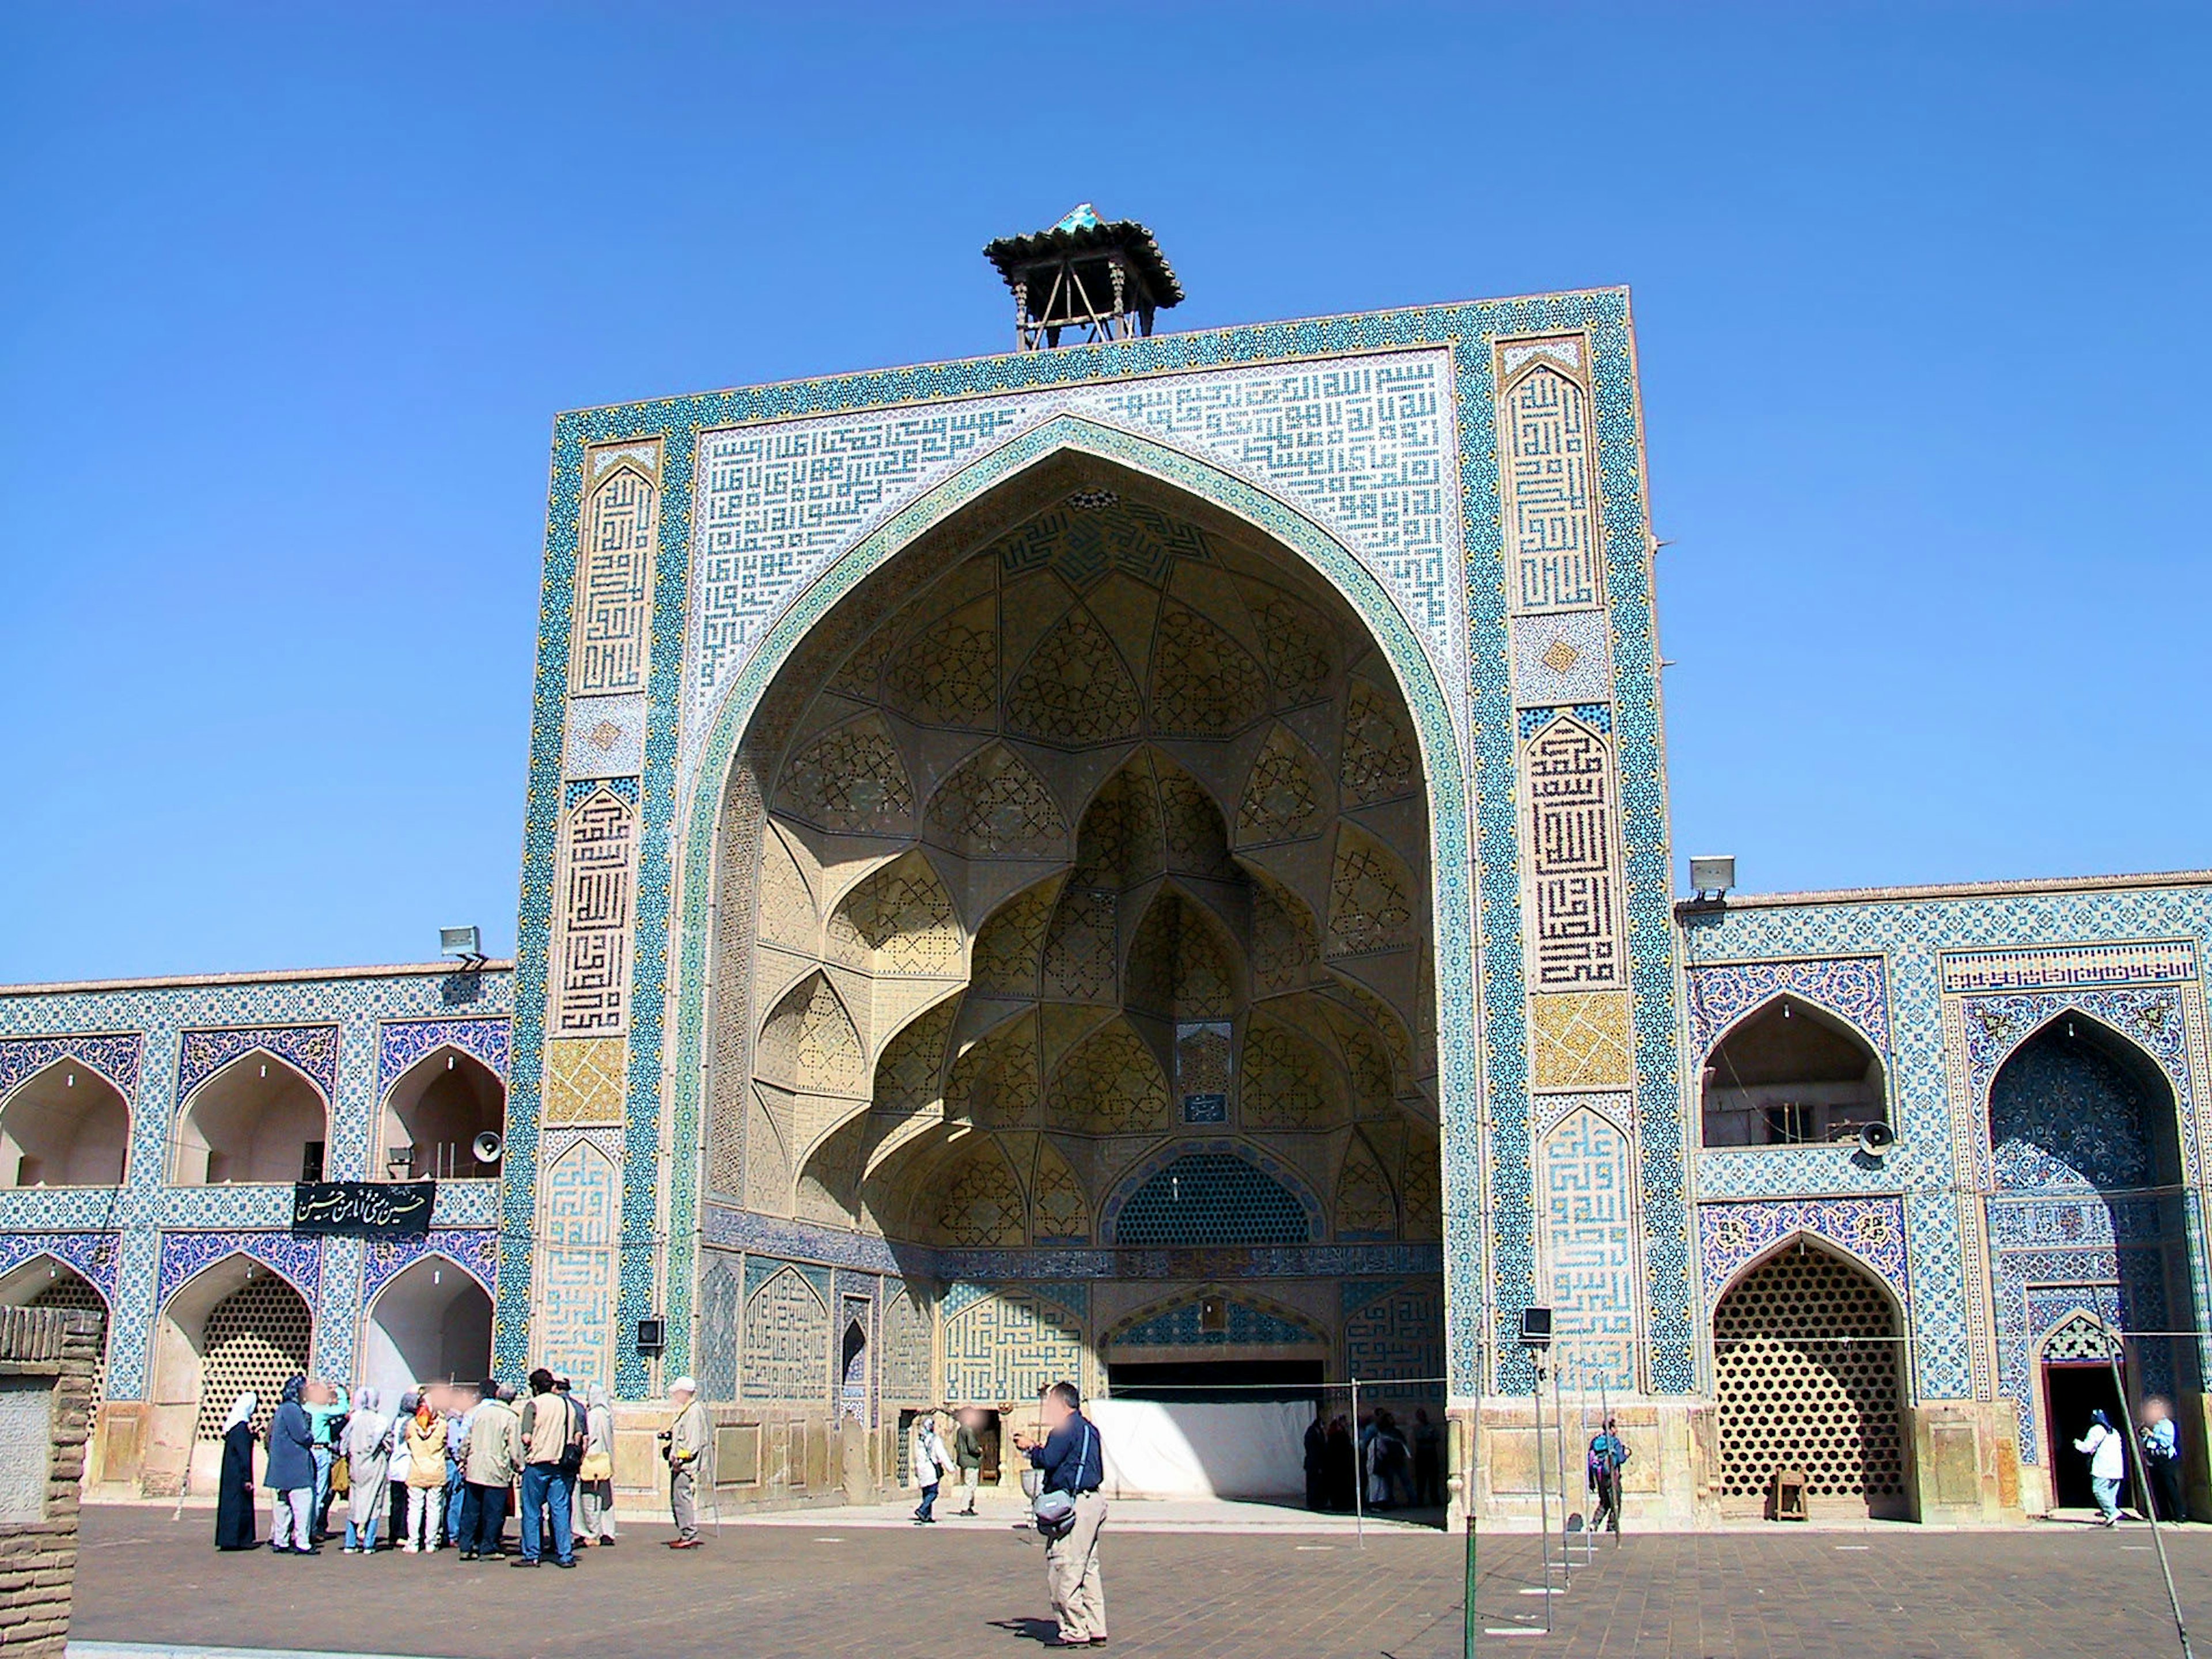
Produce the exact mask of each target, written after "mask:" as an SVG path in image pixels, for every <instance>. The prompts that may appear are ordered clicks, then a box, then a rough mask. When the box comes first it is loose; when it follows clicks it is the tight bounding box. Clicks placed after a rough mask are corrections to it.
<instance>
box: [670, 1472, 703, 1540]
mask: <svg viewBox="0 0 2212 1659" xmlns="http://www.w3.org/2000/svg"><path fill="white" fill-rule="evenodd" d="M692 1490H693V1479H692V1472H691V1465H690V1464H689V1463H686V1464H685V1465H684V1467H683V1468H679V1469H674V1470H671V1472H670V1474H669V1476H668V1507H669V1509H670V1510H671V1512H672V1513H673V1514H674V1516H675V1518H676V1535H677V1536H678V1538H696V1537H697V1536H698V1535H699V1510H698V1508H697V1506H696V1504H693V1502H692V1501H691V1493H692Z"/></svg>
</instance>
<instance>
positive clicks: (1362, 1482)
mask: <svg viewBox="0 0 2212 1659" xmlns="http://www.w3.org/2000/svg"><path fill="white" fill-rule="evenodd" d="M1352 1530H1353V1532H1355V1533H1356V1534H1358V1537H1359V1547H1360V1548H1362V1549H1365V1548H1366V1547H1367V1448H1366V1447H1364V1446H1363V1445H1361V1444H1360V1443H1359V1379H1358V1377H1356V1376H1355V1377H1353V1378H1352Z"/></svg>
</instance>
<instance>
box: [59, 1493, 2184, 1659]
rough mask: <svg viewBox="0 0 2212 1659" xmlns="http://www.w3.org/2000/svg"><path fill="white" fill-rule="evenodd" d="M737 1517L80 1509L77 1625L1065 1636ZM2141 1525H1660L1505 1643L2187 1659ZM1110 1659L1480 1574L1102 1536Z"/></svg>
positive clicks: (1501, 1617)
mask: <svg viewBox="0 0 2212 1659" xmlns="http://www.w3.org/2000/svg"><path fill="white" fill-rule="evenodd" d="M835 1514H836V1511H834V1510H825V1511H824V1512H823V1518H822V1522H821V1524H820V1525H819V1527H812V1528H795V1527H739V1526H734V1525H733V1526H731V1527H728V1528H725V1529H724V1531H723V1533H722V1534H721V1536H720V1538H719V1539H716V1540H714V1541H712V1542H711V1543H710V1544H709V1546H708V1547H707V1548H705V1549H702V1550H699V1551H696V1552H694V1553H690V1554H689V1555H684V1554H677V1553H671V1552H670V1551H667V1550H665V1549H662V1548H660V1547H659V1540H660V1539H662V1538H665V1537H666V1536H667V1533H666V1531H665V1528H641V1527H633V1528H629V1529H628V1530H627V1532H626V1533H625V1542H624V1543H623V1545H622V1546H621V1547H618V1548H617V1549H614V1550H611V1551H607V1552H587V1553H585V1554H584V1555H583V1557H582V1565H580V1567H579V1568H578V1569H577V1571H574V1572H556V1571H552V1570H550V1569H544V1570H541V1571H537V1572H516V1571H511V1570H509V1569H507V1568H506V1567H505V1566H493V1565H477V1566H468V1565H462V1564H460V1563H459V1562H458V1561H457V1560H456V1559H454V1558H453V1556H452V1555H450V1554H440V1555H437V1556H432V1557H427V1558H426V1557H415V1556H404V1555H390V1554H386V1555H380V1556H378V1557H376V1558H375V1559H367V1560H364V1559H359V1558H356V1557H348V1556H343V1555H340V1554H338V1553H337V1552H336V1551H335V1550H331V1551H330V1552H329V1553H325V1554H324V1555H323V1556H322V1557H321V1558H320V1559H316V1560H287V1559H277V1558H276V1557H273V1556H271V1555H270V1554H269V1553H267V1552H266V1551H262V1552H258V1553H254V1554H252V1555H242V1556H226V1555H219V1554H217V1553H216V1552H215V1550H214V1549H213V1548H212V1547H210V1535H211V1533H212V1529H213V1522H212V1519H211V1517H210V1515H209V1513H208V1512H207V1511H204V1510H187V1511H186V1513H185V1517H184V1519H183V1520H182V1521H181V1522H174V1523H172V1522H171V1521H170V1519H169V1511H168V1510H167V1509H161V1508H147V1507H141V1506H131V1507H107V1508H101V1507H88V1509H87V1510H85V1521H84V1546H85V1550H84V1554H83V1556H82V1566H81V1573H82V1577H81V1579H80V1582H79V1587H78V1598H77V1620H76V1626H75V1628H74V1629H73V1631H72V1632H71V1634H72V1636H73V1637H75V1638H77V1639H79V1640H84V1641H118V1642H168V1643H179V1644H185V1643H189V1644H208V1645H227V1646H244V1647H270V1648H295V1649H299V1648H304V1649H323V1650H343V1651H352V1652H363V1651H367V1652H378V1653H405V1654H422V1655H435V1656H452V1659H535V1656H544V1659H633V1656H635V1659H648V1656H649V1659H694V1656H697V1659H708V1656H713V1659H784V1656H797V1655H809V1656H811V1655H818V1654H835V1653H866V1654H867V1655H868V1656H870V1659H966V1656H970V1655H975V1656H983V1659H992V1656H1005V1659H1027V1656H1029V1655H1031V1654H1036V1653H1038V1652H1039V1651H1040V1650H1039V1649H1038V1648H1037V1647H1036V1641H1037V1640H1038V1639H1041V1638H1042V1637H1044V1636H1047V1635H1048V1634H1049V1633H1050V1626H1048V1624H1047V1623H1046V1622H1045V1621H1046V1620H1047V1619H1048V1617H1049V1613H1050V1608H1049V1607H1048V1603H1047V1601H1046V1599H1045V1595H1044V1575H1043V1559H1042V1549H1041V1547H1040V1546H1039V1545H1038V1544H1037V1542H1036V1540H1035V1539H1034V1537H1033V1536H1029V1535H1024V1534H1017V1533H1015V1532H1013V1531H1012V1529H1011V1528H1006V1527H1005V1526H1004V1525H1002V1524H998V1523H990V1522H969V1523H964V1524H963V1525H962V1526H958V1527H956V1526H954V1525H953V1524H951V1522H947V1523H945V1524H944V1525H941V1526H939V1527H938V1528H934V1529H933V1530H930V1531H927V1532H923V1531H921V1530H918V1529H915V1530H908V1531H904V1532H886V1531H862V1530H856V1529H852V1528H847V1529H843V1530H841V1529H840V1528H838V1526H837V1525H836V1521H835V1519H834V1516H835ZM2148 1542H2149V1540H2148V1534H2147V1533H2145V1532H2144V1531H2143V1530H2142V1528H2133V1529H2123V1530H2121V1531H2119V1532H2118V1533H2104V1532H2097V1531H2093V1530H2091V1529H2089V1528H2079V1527H2072V1526H2046V1527H2045V1528H2039V1529H2033V1530H2027V1531H2013V1532H2004V1533H1989V1532H1980V1533H1973V1532H1923V1531H1920V1530H1917V1529H1916V1528H1909V1527H1899V1528H1894V1529H1887V1528H1878V1529H1873V1530H1868V1531H1863V1532H1849V1533H1844V1532H1801V1531H1781V1530H1775V1529H1764V1530H1759V1531H1756V1532H1722V1533H1698V1534H1656V1535H1652V1536H1648V1537H1631V1538H1630V1539H1628V1540H1627V1541H1626V1544H1625V1546H1624V1547H1622V1548H1621V1549H1620V1552H1619V1553H1617V1554H1615V1553H1612V1552H1611V1550H1610V1549H1609V1548H1608V1547H1603V1546H1601V1548H1600V1552H1599V1559H1598V1565H1597V1566H1596V1568H1595V1570H1594V1571H1577V1574H1576V1577H1575V1584H1574V1588H1573V1589H1572V1590H1571V1592H1570V1593H1569V1594H1567V1595H1564V1596H1562V1597H1560V1598H1559V1601H1558V1606H1557V1624H1558V1633H1557V1634H1556V1635H1554V1636H1553V1637H1550V1638H1541V1637H1531V1638H1503V1637H1492V1638H1484V1641H1483V1644H1482V1650H1483V1651H1484V1652H1485V1653H1491V1654H1504V1655H1512V1656H1518V1655H1523V1654H1526V1655H1530V1656H1541V1655H1543V1654H1563V1655H1564V1654H1571V1655H1573V1656H1575V1659H1629V1656H1638V1659H1651V1656H1658V1655H1668V1656H1674V1659H1689V1656H1697V1659H1705V1656H1723V1655H1726V1656H1741V1659H1768V1656H1772V1659H1828V1656H1836V1659H1844V1656H1850V1659H1875V1656H1880V1659H1891V1656H1897V1659H1919V1656H1923V1655H1924V1656H1930V1659H1933V1656H1939V1655H1940V1656H1943V1659H1958V1656H1969V1659H1980V1656H1989V1659H1999V1656H2003V1659H2013V1656H2025V1655H2034V1656H2044V1655H2050V1656H2057V1659H2068V1656H2082V1659H2089V1656H2094V1659H2118V1656H2129V1659H2133V1656H2138V1655H2143V1656H2148V1655H2156V1654H2162V1653H2168V1652H2172V1650H2173V1648H2172V1623H2171V1620H2169V1619H2168V1617H2167V1615H2166V1609H2165V1602H2164V1595H2163V1591H2162V1590H2161V1589H2160V1584H2159V1580H2158V1569H2157V1565H2156V1559H2155V1558H2154V1556H2153V1555H2152V1554H2151V1553H2149V1550H2148ZM2171 1546H2172V1554H2173V1558H2174V1563H2175V1573H2176V1577H2177V1579H2178V1580H2179V1583H2180V1587H2181V1592H2182V1596H2183V1601H2184V1606H2185V1607H2187V1608H2190V1609H2192V1610H2196V1609H2202V1613H2201V1616H2202V1617H2203V1620H2204V1623H2205V1625H2206V1626H2207V1631H2206V1634H2207V1635H2212V1528H2195V1529H2191V1530H2190V1531H2188V1532H2186V1533H2184V1534H2178V1535H2172V1537H2171ZM1108 1552H1109V1553H1108V1556H1107V1566H1106V1587H1107V1599H1108V1604H1109V1613H1110V1614H1111V1617H1112V1620H1113V1628H1114V1640H1113V1644H1112V1646H1111V1647H1110V1648H1109V1650H1108V1651H1109V1652H1110V1653H1116V1654H1123V1655H1127V1656H1129V1659H1455V1656H1457V1654H1458V1653H1459V1646H1458V1642H1459V1601H1460V1594H1459V1591H1460V1571H1461V1559H1460V1553H1459V1542H1458V1541H1457V1540H1455V1539H1450V1538H1446V1537H1443V1536H1442V1535H1440V1534H1426V1535H1422V1534H1395V1535H1390V1536H1386V1537H1382V1538H1375V1539H1370V1542H1369V1545H1368V1547H1367V1548H1366V1550H1365V1551H1364V1552H1362V1551H1359V1550H1358V1549H1356V1548H1354V1547H1352V1544H1351V1542H1350V1541H1346V1540H1340V1539H1322V1538H1311V1537H1299V1536H1297V1535H1295V1534H1293V1535H1282V1536H1249V1535H1221V1534H1158V1533H1152V1534H1125V1535H1123V1536H1121V1537H1120V1538H1115V1537H1113V1536H1112V1534H1111V1530H1110V1522H1109V1537H1108ZM1481 1560H1482V1565H1483V1577H1482V1581H1481V1586H1480V1591H1479V1593H1478V1595H1477V1599H1476V1607H1477V1611H1478V1613H1479V1614H1480V1619H1481V1622H1482V1623H1483V1624H1485V1625H1486V1626H1505V1625H1508V1624H1511V1623H1516V1622H1534V1623H1536V1624H1540V1625H1541V1619H1542V1614H1541V1606H1542V1602H1541V1597H1538V1596H1531V1595H1521V1594H1519V1593H1518V1592H1519V1590H1520V1589H1521V1588H1522V1586H1523V1585H1524V1584H1526V1583H1528V1582H1529V1578H1530V1577H1531V1576H1532V1574H1533V1571H1534V1566H1535V1554H1534V1540H1532V1539H1529V1538H1527V1537H1518V1538H1498V1539H1490V1540H1486V1541H1484V1543H1483V1547H1482V1556H1481Z"/></svg>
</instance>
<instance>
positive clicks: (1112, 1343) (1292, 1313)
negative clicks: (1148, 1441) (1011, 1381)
mask: <svg viewBox="0 0 2212 1659" xmlns="http://www.w3.org/2000/svg"><path fill="white" fill-rule="evenodd" d="M1328 1345H1329V1343H1328V1331H1327V1330H1326V1329H1324V1328H1322V1325H1321V1324H1320V1323H1319V1322H1317V1321H1316V1320H1315V1319H1314V1318H1313V1316H1311V1315H1310V1314H1304V1313H1301V1312H1299V1311H1298V1310H1297V1309H1295V1308H1292V1307H1290V1306H1288V1305H1287V1304H1284V1303H1282V1302H1279V1301H1276V1300H1274V1299H1273V1297H1266V1296H1261V1295H1259V1294H1256V1293H1255V1292H1254V1291H1251V1290H1250V1289H1249V1288H1247V1287H1245V1286H1243V1285H1223V1284H1218V1283H1217V1284H1209V1285H1200V1287H1199V1288H1197V1289H1196V1290H1181V1291H1170V1292H1169V1293H1168V1294H1167V1295H1165V1296H1162V1297H1156V1298H1154V1299H1153V1300H1152V1301H1150V1302H1147V1303H1146V1304H1144V1305H1143V1306H1141V1307H1139V1308H1137V1309H1135V1310H1133V1311H1132V1312H1129V1313H1127V1314H1124V1315H1123V1316H1121V1318H1119V1319H1117V1320H1115V1322H1113V1323H1112V1324H1111V1325H1109V1326H1108V1327H1107V1328H1106V1330H1105V1332H1104V1333H1103V1334H1102V1335H1101V1336H1100V1337H1099V1339H1098V1349H1099V1353H1100V1355H1101V1356H1102V1357H1103V1358H1108V1359H1112V1358H1127V1357H1128V1355H1127V1351H1128V1350H1130V1349H1137V1350H1146V1349H1152V1348H1182V1347H1190V1346H1197V1347H1237V1348H1257V1349H1265V1350H1268V1351H1270V1352H1279V1353H1288V1354H1291V1355H1292V1356H1295V1357H1303V1356H1304V1353H1305V1352H1307V1351H1308V1350H1312V1351H1315V1354H1316V1357H1317V1358H1325V1357H1326V1350H1327V1349H1328Z"/></svg>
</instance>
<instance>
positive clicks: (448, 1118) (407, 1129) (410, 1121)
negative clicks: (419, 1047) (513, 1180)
mask: <svg viewBox="0 0 2212 1659" xmlns="http://www.w3.org/2000/svg"><path fill="white" fill-rule="evenodd" d="M506 1133H507V1085H506V1084H505V1083H504V1082H502V1081H501V1079H500V1076H499V1074H498V1073H496V1072H495V1071H493V1070H492V1069H491V1067H490V1066H487V1065H485V1064H484V1063H483V1061H482V1060H478V1059H477V1057H476V1056H475V1055H474V1054H470V1053H469V1052H468V1051H467V1050H466V1049H465V1048H460V1047H459V1046H458V1045H456V1044H453V1043H444V1044H441V1045H440V1046H439V1047H438V1048H434V1049H432V1050H431V1051H430V1052H429V1053H428V1054H425V1055H423V1056H422V1059H420V1060H416V1062H415V1063H414V1064H413V1065H412V1066H409V1067H408V1068H407V1069H406V1070H405V1071H404V1072H402V1073H400V1074H399V1075H398V1077H396V1078H394V1079H392V1086H391V1087H390V1088H389V1089H387V1090H386V1091H385V1095H384V1104H383V1108H382V1109H381V1110H380V1112H379V1114H378V1116H377V1137H376V1146H375V1149H374V1153H373V1157H372V1162H371V1164H370V1168H369V1174H370V1176H371V1177H372V1178H374V1177H375V1176H389V1177H390V1178H391V1179H392V1180H395V1181H422V1180H428V1179H435V1180H440V1181H471V1180H489V1179H490V1178H492V1177H494V1176H497V1175H498V1173H499V1162H498V1160H497V1159H493V1160H491V1161H489V1162H486V1161H485V1160H484V1159H482V1158H478V1157H477V1155H476V1141H477V1137H478V1136H479V1135H484V1134H492V1135H498V1136H501V1137H504V1136H505V1134H506Z"/></svg>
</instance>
